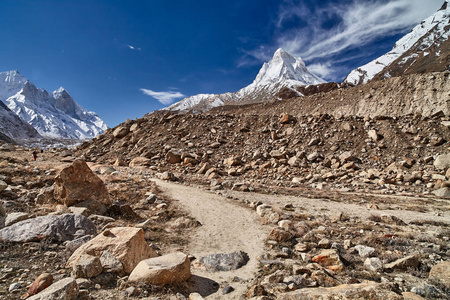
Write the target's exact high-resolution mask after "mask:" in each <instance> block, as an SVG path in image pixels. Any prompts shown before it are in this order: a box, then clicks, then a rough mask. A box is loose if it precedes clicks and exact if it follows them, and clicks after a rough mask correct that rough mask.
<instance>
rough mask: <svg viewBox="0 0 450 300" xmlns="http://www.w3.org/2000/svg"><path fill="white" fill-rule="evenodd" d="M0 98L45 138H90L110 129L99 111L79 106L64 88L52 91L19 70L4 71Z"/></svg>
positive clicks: (0, 76)
mask: <svg viewBox="0 0 450 300" xmlns="http://www.w3.org/2000/svg"><path fill="white" fill-rule="evenodd" d="M0 100H2V101H3V102H4V103H5V104H6V105H7V106H8V108H9V109H10V110H12V111H13V112H14V113H16V114H17V115H18V116H19V117H20V118H21V119H22V120H24V121H26V122H28V124H30V125H32V126H33V127H34V128H36V130H37V131H38V132H39V134H41V135H42V136H45V137H50V138H66V139H88V138H93V137H95V136H97V135H98V134H101V133H103V132H104V131H105V130H106V129H107V125H106V124H105V122H103V120H101V119H100V118H99V117H98V116H97V114H95V113H94V112H90V111H87V110H86V109H84V108H83V107H81V106H80V105H78V103H76V102H75V100H73V98H72V96H70V94H69V93H68V92H67V91H66V90H65V89H64V88H59V89H58V90H56V91H54V92H53V93H51V94H49V93H48V92H47V91H46V90H44V89H41V88H37V87H36V86H35V85H34V84H33V83H32V82H30V81H28V80H27V79H26V78H25V77H23V76H22V75H20V74H19V72H17V71H8V72H2V73H0ZM0 131H1V128H0ZM12 138H14V137H12Z"/></svg>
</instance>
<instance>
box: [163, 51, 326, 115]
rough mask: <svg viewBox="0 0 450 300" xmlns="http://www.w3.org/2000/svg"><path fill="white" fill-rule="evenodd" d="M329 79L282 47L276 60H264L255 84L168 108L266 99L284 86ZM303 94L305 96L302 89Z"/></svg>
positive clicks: (202, 107)
mask: <svg viewBox="0 0 450 300" xmlns="http://www.w3.org/2000/svg"><path fill="white" fill-rule="evenodd" d="M324 82H325V81H324V80H323V79H321V78H319V77H317V76H316V75H314V74H312V73H311V72H309V71H308V69H307V68H306V65H305V63H304V62H303V60H302V59H301V58H295V57H293V56H291V55H290V54H289V53H287V52H286V51H284V50H283V49H278V50H277V51H276V52H275V54H274V55H273V58H272V60H270V61H269V62H268V63H264V65H263V66H262V68H261V70H260V71H259V73H258V75H257V76H256V79H255V80H254V81H253V83H252V84H250V85H248V86H247V87H245V88H243V89H241V90H239V91H237V92H235V93H225V94H218V95H215V94H199V95H195V96H191V97H188V98H184V99H183V100H181V101H179V102H177V103H174V104H172V105H170V106H169V107H167V108H165V109H166V110H172V111H186V110H191V109H192V110H194V111H207V110H209V109H211V108H214V107H217V106H223V105H241V104H249V103H256V102H264V101H269V100H271V99H273V97H274V96H275V95H276V94H277V93H278V92H279V91H280V90H281V89H282V88H285V87H287V88H291V89H292V90H293V91H295V92H296V93H298V92H297V91H296V90H295V87H298V86H305V85H315V84H320V83H324ZM298 94H299V96H302V95H301V94H300V93H298Z"/></svg>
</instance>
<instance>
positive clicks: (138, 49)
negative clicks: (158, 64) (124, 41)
mask: <svg viewBox="0 0 450 300" xmlns="http://www.w3.org/2000/svg"><path fill="white" fill-rule="evenodd" d="M127 47H128V48H129V49H131V50H137V51H141V50H142V48H139V47H135V46H131V45H127Z"/></svg>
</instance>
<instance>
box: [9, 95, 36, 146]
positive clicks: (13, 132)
mask: <svg viewBox="0 0 450 300" xmlns="http://www.w3.org/2000/svg"><path fill="white" fill-rule="evenodd" d="M0 133H2V134H4V135H6V136H8V137H10V138H13V139H28V138H39V137H41V136H40V135H39V133H38V132H37V131H36V129H34V128H33V126H31V125H30V124H28V123H27V122H25V121H23V120H22V119H21V118H19V117H18V116H17V115H16V114H15V113H14V112H13V111H11V110H10V109H9V108H8V107H7V106H6V105H5V104H4V103H3V102H2V101H0Z"/></svg>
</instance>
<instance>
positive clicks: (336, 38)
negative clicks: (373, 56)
mask: <svg viewBox="0 0 450 300" xmlns="http://www.w3.org/2000/svg"><path fill="white" fill-rule="evenodd" d="M442 2H443V1H442V0H427V1H424V0H352V1H339V3H327V4H323V3H324V2H322V1H320V2H319V1H317V2H314V5H315V6H314V7H308V6H307V5H305V3H304V1H296V0H284V1H283V2H282V3H281V4H280V6H279V11H278V14H277V17H276V18H275V19H274V24H273V26H274V31H275V33H274V38H273V40H272V42H271V43H269V44H267V45H261V46H259V47H257V48H256V49H252V50H247V51H243V52H244V57H243V58H242V59H241V61H242V62H243V63H241V65H245V64H246V63H248V62H249V61H251V60H250V59H249V57H251V58H253V59H254V60H259V61H267V60H268V59H270V58H271V56H272V55H273V52H274V51H275V50H276V49H277V48H283V49H284V50H286V51H287V52H289V53H290V54H292V55H294V56H300V57H302V58H303V59H304V60H306V61H313V62H314V63H317V61H319V62H320V64H317V65H314V66H312V67H314V68H315V69H316V71H317V74H318V75H319V76H320V75H321V74H331V73H330V72H329V71H327V70H329V69H330V67H332V64H333V63H334V60H336V59H340V60H342V55H343V54H344V53H348V52H349V51H352V50H353V53H352V54H351V55H354V56H357V55H361V52H360V51H355V50H360V49H362V48H363V47H364V46H368V45H370V44H371V43H374V42H376V41H378V40H380V39H382V38H385V37H389V36H394V35H396V34H400V33H406V31H407V30H408V29H409V28H412V27H413V26H414V25H417V24H418V23H419V22H420V21H422V20H423V19H425V18H426V17H428V16H430V15H431V14H433V13H434V12H436V11H437V10H438V9H439V7H440V5H441V4H442ZM327 22H328V23H327ZM296 23H298V24H299V25H298V26H293V25H292V24H296ZM392 46H393V45H392ZM363 51H367V52H369V51H371V50H370V49H369V50H368V49H367V48H366V49H364V50H363ZM347 55H348V54H347ZM351 59H352V57H347V58H346V60H351ZM330 64H331V65H330ZM309 67H310V66H308V68H309ZM325 77H326V76H325Z"/></svg>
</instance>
